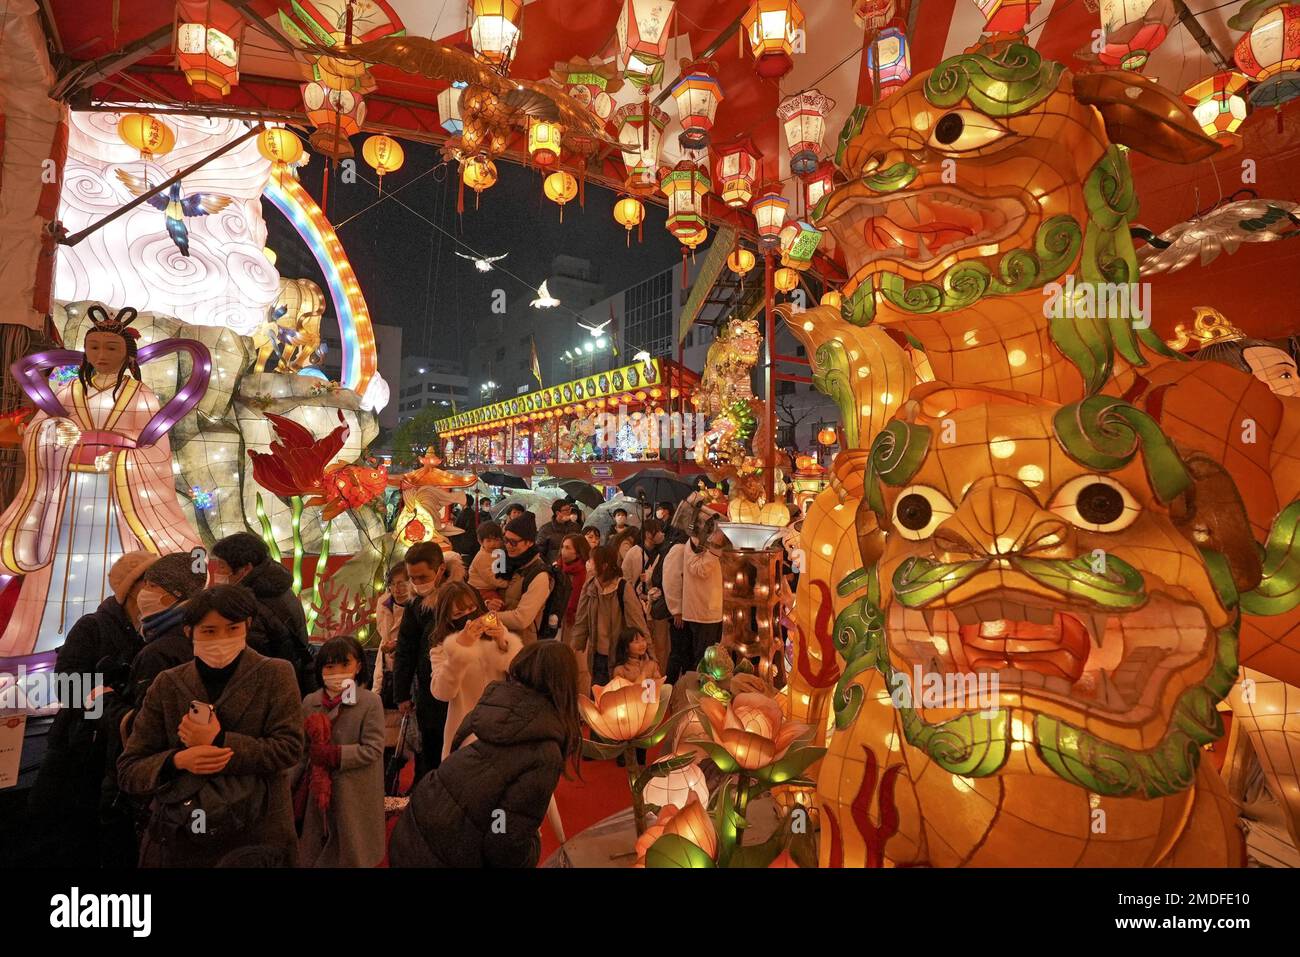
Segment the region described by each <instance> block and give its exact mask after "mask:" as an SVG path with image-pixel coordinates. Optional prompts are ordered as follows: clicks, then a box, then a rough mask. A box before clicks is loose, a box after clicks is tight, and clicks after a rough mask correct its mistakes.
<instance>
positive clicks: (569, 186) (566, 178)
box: [542, 170, 578, 222]
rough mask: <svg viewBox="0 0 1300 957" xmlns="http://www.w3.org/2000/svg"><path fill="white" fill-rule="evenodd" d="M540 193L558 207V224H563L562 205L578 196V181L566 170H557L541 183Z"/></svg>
mask: <svg viewBox="0 0 1300 957" xmlns="http://www.w3.org/2000/svg"><path fill="white" fill-rule="evenodd" d="M542 192H543V193H545V194H546V198H547V199H549V200H550V201H551V202H552V203H558V204H559V207H560V222H564V204H565V203H567V202H569V201H570V200H571V199H573V197H575V196H577V195H578V181H577V180H576V179H574V178H573V174H572V173H570V172H568V171H566V170H557V171H556V172H554V173H552V174H551V175H550V176H548V177H546V179H545V180H544V181H543V182H542Z"/></svg>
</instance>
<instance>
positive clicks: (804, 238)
mask: <svg viewBox="0 0 1300 957" xmlns="http://www.w3.org/2000/svg"><path fill="white" fill-rule="evenodd" d="M821 241H822V231H821V230H820V229H818V228H817V227H816V226H814V225H812V223H805V222H804V221H803V220H795V221H794V222H792V223H786V225H785V228H784V229H782V230H781V236H780V249H781V264H782V265H783V266H790V267H791V268H793V269H798V270H804V269H807V268H808V267H809V266H811V265H812V258H813V255H814V254H815V253H816V252H817V247H818V246H819V245H821ZM783 291H784V290H783Z"/></svg>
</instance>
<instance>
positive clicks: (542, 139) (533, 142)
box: [528, 119, 564, 166]
mask: <svg viewBox="0 0 1300 957" xmlns="http://www.w3.org/2000/svg"><path fill="white" fill-rule="evenodd" d="M563 137H564V129H563V128H562V127H561V126H560V124H559V123H552V122H551V121H550V120H541V119H533V120H532V121H531V122H530V123H529V124H528V155H529V156H530V157H532V160H533V162H534V163H536V164H537V165H538V166H554V165H555V162H556V160H558V159H559V158H560V140H561V139H563Z"/></svg>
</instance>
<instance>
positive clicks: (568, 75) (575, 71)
mask: <svg viewBox="0 0 1300 957" xmlns="http://www.w3.org/2000/svg"><path fill="white" fill-rule="evenodd" d="M551 80H552V81H554V82H555V83H556V84H558V85H559V86H560V87H561V88H562V89H563V90H564V92H565V93H568V94H569V96H571V97H573V98H574V99H575V100H577V101H578V102H579V103H581V104H582V105H583V106H585V107H587V109H589V110H591V112H593V113H595V114H596V115H597V116H598V117H600V118H601V119H602V120H608V119H609V117H610V114H611V113H613V112H614V99H613V96H612V94H614V93H617V92H618V91H619V90H621V89H622V88H623V78H622V77H621V76H619V74H618V69H617V67H615V66H614V65H613V64H612V63H593V62H592V61H591V60H586V59H583V58H582V57H576V56H575V57H573V58H572V59H571V60H569V61H568V62H567V63H557V64H555V66H553V67H552V68H551Z"/></svg>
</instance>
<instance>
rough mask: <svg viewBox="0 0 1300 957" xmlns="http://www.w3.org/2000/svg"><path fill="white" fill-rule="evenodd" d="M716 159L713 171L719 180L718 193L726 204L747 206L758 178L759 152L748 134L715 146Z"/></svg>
mask: <svg viewBox="0 0 1300 957" xmlns="http://www.w3.org/2000/svg"><path fill="white" fill-rule="evenodd" d="M717 152H718V159H717V162H716V163H714V166H713V172H714V175H716V176H717V178H718V182H719V191H718V192H719V195H720V196H721V197H722V201H723V202H724V203H726V204H727V205H728V206H735V207H737V208H740V207H743V206H748V205H749V201H750V200H751V199H752V198H753V196H754V183H755V181H756V180H757V179H758V158H759V152H758V150H757V149H755V148H754V143H753V141H752V140H751V139H750V138H749V137H748V136H742V137H741V138H740V139H737V140H734V141H732V142H731V143H728V144H727V145H725V146H719V147H717Z"/></svg>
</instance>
